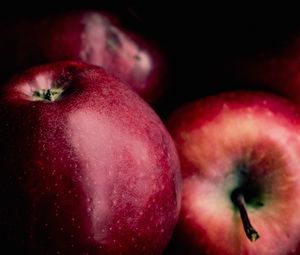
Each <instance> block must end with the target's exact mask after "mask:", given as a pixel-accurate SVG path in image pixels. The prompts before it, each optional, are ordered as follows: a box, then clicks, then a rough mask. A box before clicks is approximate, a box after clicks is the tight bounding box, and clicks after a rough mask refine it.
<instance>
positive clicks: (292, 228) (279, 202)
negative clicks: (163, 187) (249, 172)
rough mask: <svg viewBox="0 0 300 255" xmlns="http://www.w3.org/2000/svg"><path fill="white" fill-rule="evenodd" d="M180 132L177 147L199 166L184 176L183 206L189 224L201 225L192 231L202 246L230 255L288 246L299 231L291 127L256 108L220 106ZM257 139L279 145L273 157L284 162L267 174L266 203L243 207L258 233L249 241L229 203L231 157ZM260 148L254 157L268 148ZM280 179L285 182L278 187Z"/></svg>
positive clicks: (299, 151)
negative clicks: (210, 115) (203, 122)
mask: <svg viewBox="0 0 300 255" xmlns="http://www.w3.org/2000/svg"><path fill="white" fill-rule="evenodd" d="M254 115H255V116H254ZM280 122H281V123H280ZM279 123H280V124H279ZM191 125H193V124H191ZM182 138H183V139H184V142H183V144H181V146H179V150H180V153H181V154H183V156H184V157H185V158H186V159H187V160H188V161H189V162H191V163H192V164H193V165H194V166H195V167H196V168H197V169H198V170H199V171H198V173H197V174H196V175H194V176H192V177H188V179H186V180H185V182H184V186H183V202H182V207H183V211H184V213H185V214H186V216H187V217H188V218H190V219H193V221H194V222H193V224H195V226H197V225H199V226H201V227H200V228H197V227H195V228H197V229H201V228H202V229H205V230H203V231H204V232H202V233H200V234H199V233H195V234H196V235H198V236H199V241H200V242H202V244H203V245H204V246H205V245H209V244H211V243H217V244H218V245H217V246H218V248H217V249H216V251H215V253H214V254H215V255H219V254H222V252H224V251H229V253H226V254H232V255H234V254H247V255H254V254H255V255H256V254H260V255H282V254H286V253H287V252H288V250H287V248H286V247H290V249H293V248H294V247H295V245H296V243H297V242H298V237H299V236H300V217H299V215H300V202H299V199H298V198H299V194H300V185H299V178H300V171H299V166H300V157H299V155H300V137H299V132H298V130H297V129H296V128H295V127H293V126H292V125H291V124H290V123H287V122H286V121H285V120H284V119H279V117H278V116H274V114H270V112H268V111H262V110H261V109H260V110H257V111H255V110H249V109H248V110H247V111H236V112H229V111H227V110H226V109H225V110H224V111H223V112H222V113H220V114H219V116H218V117H217V118H216V119H214V121H213V122H210V123H208V124H206V126H205V127H199V128H198V129H195V128H194V131H192V132H191V133H190V134H188V133H182ZM262 140H266V141H268V143H269V147H270V149H271V148H273V147H274V148H275V150H276V148H277V146H278V148H279V150H280V152H283V153H282V155H280V153H279V154H276V155H277V158H276V161H278V162H281V163H282V164H283V166H284V167H283V168H282V169H279V171H277V172H276V174H275V175H274V176H273V175H271V176H272V178H274V182H275V185H274V187H272V190H270V191H268V192H269V193H268V194H267V196H269V197H267V198H266V203H267V204H266V205H265V206H264V207H262V208H261V209H259V210H255V209H253V208H250V207H249V208H248V214H249V218H250V219H251V222H252V223H253V225H254V227H255V228H256V229H257V231H258V232H259V234H260V239H259V241H257V242H255V243H251V242H249V240H248V239H247V237H246V236H245V234H244V230H243V226H242V224H241V221H240V218H239V215H238V213H235V212H234V211H233V209H232V203H231V201H230V199H229V198H228V192H229V191H230V188H234V187H235V185H237V183H236V182H237V180H236V179H235V178H234V177H230V176H232V174H231V172H232V170H233V168H234V165H233V163H234V161H235V160H239V159H245V158H247V157H248V158H249V159H250V157H251V153H252V151H251V146H252V145H253V146H256V145H257V144H259V143H262ZM272 144H273V145H274V146H273V145H272ZM261 153H262V154H261V155H260V156H258V158H257V159H256V161H257V162H259V161H260V160H263V159H264V157H266V156H267V155H268V153H269V152H268V150H267V151H265V152H263V151H262V152H261ZM270 171H272V169H270ZM282 179H284V180H286V183H285V184H283V185H282V187H281V186H280V185H281V184H280V183H281V180H282ZM277 183H278V186H277ZM195 187H196V189H195ZM195 190H196V191H195ZM291 205H293V210H291ZM206 226H209V228H207V227H206ZM242 233H243V234H242ZM274 247H276V249H274ZM288 249H289V248H288Z"/></svg>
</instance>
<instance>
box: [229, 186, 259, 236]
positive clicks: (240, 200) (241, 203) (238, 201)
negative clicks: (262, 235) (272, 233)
mask: <svg viewBox="0 0 300 255" xmlns="http://www.w3.org/2000/svg"><path fill="white" fill-rule="evenodd" d="M233 202H234V204H235V205H236V206H237V208H238V209H239V211H240V215H241V218H242V222H243V226H244V230H245V233H246V236H247V237H248V239H249V240H250V241H251V242H255V241H256V240H257V239H258V238H259V234H258V232H257V231H256V230H255V229H254V228H253V226H252V225H251V223H250V219H249V217H248V213H247V210H246V202H245V198H244V195H243V193H242V192H241V190H239V189H237V190H236V191H235V192H234V194H233Z"/></svg>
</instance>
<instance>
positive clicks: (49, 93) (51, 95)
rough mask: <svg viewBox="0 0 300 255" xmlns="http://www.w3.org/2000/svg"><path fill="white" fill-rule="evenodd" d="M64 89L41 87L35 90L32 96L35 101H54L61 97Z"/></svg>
mask: <svg viewBox="0 0 300 255" xmlns="http://www.w3.org/2000/svg"><path fill="white" fill-rule="evenodd" d="M63 91H64V90H63V89H62V88H49V89H40V90H36V91H34V92H33V94H32V97H33V100H34V101H46V102H54V101H57V100H59V99H60V97H61V94H62V93H63Z"/></svg>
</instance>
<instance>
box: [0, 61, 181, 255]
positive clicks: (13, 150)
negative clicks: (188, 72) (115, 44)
mask: <svg viewBox="0 0 300 255" xmlns="http://www.w3.org/2000/svg"><path fill="white" fill-rule="evenodd" d="M53 87H61V88H63V89H64V92H63V93H62V98H61V99H57V100H54V101H47V100H42V101H36V100H34V98H35V97H33V96H32V95H33V93H34V91H37V90H41V89H48V88H53ZM0 105H1V106H0V123H1V124H0V139H1V145H0V154H1V156H0V165H1V176H0V194H1V210H0V222H1V228H0V233H1V239H0V240H1V245H2V248H3V249H4V250H5V248H7V250H9V251H12V254H89V255H94V254H95V255H96V254H97V255H100V254H106V255H108V254H111V255H116V254H122V255H127V254H128V255H129V254H130V255H135V254H141V253H143V254H153V255H156V254H161V253H162V252H163V249H164V248H165V246H166V245H167V243H168V241H169V239H170V238H171V235H172V232H173V229H174V227H175V224H176V221H177V217H178V213H179V207H180V185H181V176H180V166H179V160H178V155H177V152H176V149H175V145H174V143H173V141H172V139H171V137H170V135H169V134H168V132H167V130H166V129H165V127H164V125H163V124H162V122H161V121H160V119H159V118H158V116H157V115H156V114H155V113H154V111H153V110H152V109H151V108H150V107H149V106H148V105H147V104H146V103H145V102H144V101H143V100H142V99H141V98H140V97H139V96H138V95H136V93H134V92H133V91H132V90H131V89H129V88H128V87H127V86H125V85H124V84H122V83H121V82H120V81H119V80H118V79H116V78H114V77H113V76H111V75H108V74H107V73H106V72H105V71H104V70H103V69H102V68H100V67H96V66H93V65H88V64H83V63H78V62H68V61H67V62H59V63H54V64H48V65H42V66H39V67H34V68H32V69H30V70H28V71H26V72H25V73H24V74H22V75H19V76H17V77H16V78H14V79H13V80H12V81H11V82H10V83H9V84H8V85H7V86H5V87H3V88H2V93H1V99H0Z"/></svg>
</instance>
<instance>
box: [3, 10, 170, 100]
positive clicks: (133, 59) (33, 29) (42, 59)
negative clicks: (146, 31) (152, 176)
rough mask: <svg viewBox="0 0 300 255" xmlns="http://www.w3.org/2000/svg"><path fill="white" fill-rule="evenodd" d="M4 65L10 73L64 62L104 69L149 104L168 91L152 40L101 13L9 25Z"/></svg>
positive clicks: (58, 16)
mask: <svg viewBox="0 0 300 255" xmlns="http://www.w3.org/2000/svg"><path fill="white" fill-rule="evenodd" d="M3 30H4V31H5V32H2V33H3V34H5V35H6V36H5V39H4V40H3V41H5V42H6V43H5V42H3V43H2V48H1V46H0V50H1V54H2V56H3V57H2V59H3V60H2V61H3V63H4V65H3V66H4V67H6V69H7V74H6V76H7V77H10V76H9V75H10V74H11V73H14V72H16V71H18V70H22V71H23V70H24V68H28V67H31V66H32V65H37V64H43V63H49V62H54V61H61V60H76V61H83V62H86V63H89V64H94V65H98V66H101V67H103V68H104V69H105V70H106V71H107V72H109V73H111V74H113V75H115V76H117V77H118V78H120V79H121V80H122V81H123V82H126V83H127V84H128V85H129V86H130V87H131V88H132V89H133V90H134V91H136V92H137V93H138V94H139V95H140V96H142V97H143V98H144V99H145V100H146V101H148V102H150V103H151V102H154V101H155V100H156V99H157V98H158V97H159V96H160V95H161V93H162V91H163V90H164V88H163V86H164V84H165V83H164V82H163V77H164V70H163V67H164V63H163V62H164V61H163V57H162V53H161V51H159V50H158V46H157V45H155V44H154V42H150V39H149V40H147V39H144V38H142V37H141V36H139V35H138V34H134V33H133V32H130V31H128V30H127V29H126V28H125V27H123V26H122V25H121V24H120V22H118V19H117V17H114V16H113V15H110V14H108V13H105V12H99V11H73V12H67V13H62V14H58V15H48V16H45V17H42V18H33V19H31V20H22V21H20V22H11V24H6V25H5V27H4V28H3V29H2V31H3Z"/></svg>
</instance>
